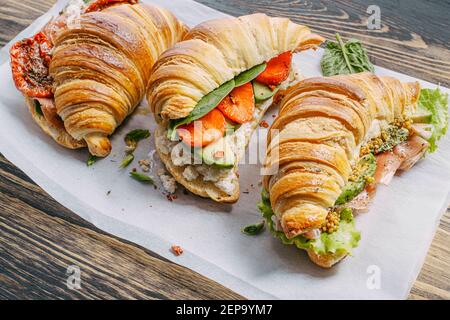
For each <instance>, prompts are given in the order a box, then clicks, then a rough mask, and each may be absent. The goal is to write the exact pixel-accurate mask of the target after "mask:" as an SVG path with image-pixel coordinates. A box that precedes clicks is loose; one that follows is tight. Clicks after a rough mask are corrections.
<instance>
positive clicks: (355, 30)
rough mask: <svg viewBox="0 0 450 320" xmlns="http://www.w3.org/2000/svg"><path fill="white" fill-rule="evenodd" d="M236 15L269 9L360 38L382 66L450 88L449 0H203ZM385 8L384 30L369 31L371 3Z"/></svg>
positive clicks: (325, 31) (330, 35)
mask: <svg viewBox="0 0 450 320" xmlns="http://www.w3.org/2000/svg"><path fill="white" fill-rule="evenodd" d="M198 2H201V3H203V4H205V5H207V6H210V7H213V8H215V9H217V10H220V11H223V12H225V13H228V14H231V15H235V16H236V15H243V14H250V13H254V12H265V13H267V14H269V15H273V16H283V17H287V18H290V19H292V20H294V21H296V22H299V23H302V24H305V25H308V26H310V27H311V28H312V29H313V30H314V31H315V32H317V33H319V34H320V35H322V36H324V37H326V38H327V39H332V40H334V34H335V33H336V32H339V33H340V34H341V36H343V37H344V38H351V37H354V38H357V39H359V40H361V41H362V42H363V43H364V45H365V47H366V48H367V50H368V52H369V55H370V58H371V60H372V61H373V62H374V63H375V64H376V65H378V66H382V67H386V68H389V69H392V70H395V71H398V72H402V73H405V74H409V75H412V76H415V77H417V78H420V79H424V80H427V81H430V82H433V83H441V84H442V85H444V86H447V87H449V86H450V29H449V28H448V13H449V12H450V2H449V1H442V0H430V1H420V0H394V1H392V0H377V1H371V0H352V1H349V0H316V1H311V0H275V1H273V0H259V1H246V0H228V1H217V0H199V1H198ZM371 4H374V5H378V6H379V7H380V11H381V29H380V30H369V29H368V28H367V22H368V18H369V16H370V14H368V13H366V11H367V8H368V6H369V5H371Z"/></svg>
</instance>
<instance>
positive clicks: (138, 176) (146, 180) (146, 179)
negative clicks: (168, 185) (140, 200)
mask: <svg viewBox="0 0 450 320" xmlns="http://www.w3.org/2000/svg"><path fill="white" fill-rule="evenodd" d="M130 176H131V177H132V178H133V179H135V180H137V181H140V182H143V183H148V184H155V182H154V181H153V179H152V178H150V177H149V176H147V175H145V174H142V173H139V172H135V171H131V172H130Z"/></svg>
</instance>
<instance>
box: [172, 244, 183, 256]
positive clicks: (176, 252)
mask: <svg viewBox="0 0 450 320" xmlns="http://www.w3.org/2000/svg"><path fill="white" fill-rule="evenodd" d="M171 249H172V252H173V254H174V255H176V256H180V255H182V254H183V249H182V248H181V247H180V246H172V248H171Z"/></svg>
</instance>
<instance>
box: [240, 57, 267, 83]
mask: <svg viewBox="0 0 450 320" xmlns="http://www.w3.org/2000/svg"><path fill="white" fill-rule="evenodd" d="M266 68H267V64H266V63H261V64H259V65H257V66H255V67H253V68H251V69H249V70H247V71H244V72H242V73H241V74H239V75H238V76H237V77H236V78H234V83H235V84H234V86H235V87H240V86H243V85H244V84H246V83H248V82H250V81H253V80H254V79H255V78H256V77H257V76H259V75H260V74H261V73H262V72H263V71H264V70H266Z"/></svg>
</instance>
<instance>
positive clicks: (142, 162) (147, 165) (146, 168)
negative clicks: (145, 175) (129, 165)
mask: <svg viewBox="0 0 450 320" xmlns="http://www.w3.org/2000/svg"><path fill="white" fill-rule="evenodd" d="M138 164H139V166H140V167H141V170H142V171H144V172H149V171H150V161H149V160H147V159H141V160H139V161H138Z"/></svg>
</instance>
